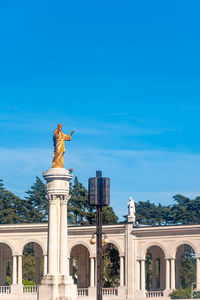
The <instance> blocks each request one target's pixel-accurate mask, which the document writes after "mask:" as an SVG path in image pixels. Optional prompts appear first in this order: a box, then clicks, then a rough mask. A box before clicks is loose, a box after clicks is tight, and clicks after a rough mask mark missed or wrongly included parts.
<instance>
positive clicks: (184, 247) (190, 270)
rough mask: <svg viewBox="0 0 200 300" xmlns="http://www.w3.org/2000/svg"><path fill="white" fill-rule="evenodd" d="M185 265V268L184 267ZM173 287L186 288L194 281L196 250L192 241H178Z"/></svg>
mask: <svg viewBox="0 0 200 300" xmlns="http://www.w3.org/2000/svg"><path fill="white" fill-rule="evenodd" d="M185 265H187V268H185ZM175 269H176V273H175V287H176V288H177V289H179V288H180V287H182V288H188V287H190V286H191V284H192V282H195V281H196V271H197V269H196V252H195V248H194V246H193V245H192V243H190V242H189V243H188V242H187V241H186V242H183V241H180V242H179V243H177V244H176V253H175Z"/></svg>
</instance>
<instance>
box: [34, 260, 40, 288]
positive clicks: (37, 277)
mask: <svg viewBox="0 0 200 300" xmlns="http://www.w3.org/2000/svg"><path fill="white" fill-rule="evenodd" d="M35 260H36V284H39V283H40V257H39V256H36V258H35Z"/></svg>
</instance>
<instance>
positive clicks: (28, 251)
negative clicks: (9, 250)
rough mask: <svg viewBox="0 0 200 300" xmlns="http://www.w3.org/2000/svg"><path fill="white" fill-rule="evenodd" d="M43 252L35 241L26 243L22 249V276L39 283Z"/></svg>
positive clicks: (42, 268) (42, 267) (42, 271)
mask: <svg viewBox="0 0 200 300" xmlns="http://www.w3.org/2000/svg"><path fill="white" fill-rule="evenodd" d="M43 255H44V252H43V249H42V247H41V245H40V244H39V243H37V242H33V241H32V240H31V242H29V243H26V244H25V245H24V247H23V251H22V261H23V264H22V277H23V279H24V280H26V281H29V282H30V281H31V282H33V283H36V284H39V283H40V281H41V278H42V276H43V273H44V257H43Z"/></svg>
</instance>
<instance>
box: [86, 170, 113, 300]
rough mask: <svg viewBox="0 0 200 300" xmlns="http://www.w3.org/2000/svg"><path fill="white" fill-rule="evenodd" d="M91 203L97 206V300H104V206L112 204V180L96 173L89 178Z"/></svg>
mask: <svg viewBox="0 0 200 300" xmlns="http://www.w3.org/2000/svg"><path fill="white" fill-rule="evenodd" d="M89 203H90V205H92V206H96V212H97V214H96V235H97V247H96V256H97V257H96V259H97V300H102V281H103V278H102V252H103V251H102V250H103V249H102V206H108V205H109V204H110V178H105V177H102V172H101V171H96V177H92V178H89Z"/></svg>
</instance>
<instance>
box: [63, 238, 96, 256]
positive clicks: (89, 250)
mask: <svg viewBox="0 0 200 300" xmlns="http://www.w3.org/2000/svg"><path fill="white" fill-rule="evenodd" d="M78 245H82V246H85V247H86V248H87V250H88V252H89V254H90V257H93V253H94V252H93V251H92V249H91V247H90V246H89V244H87V243H86V242H84V241H74V242H72V243H70V245H69V248H68V256H69V257H70V256H71V252H72V249H73V248H74V247H75V246H78Z"/></svg>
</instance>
